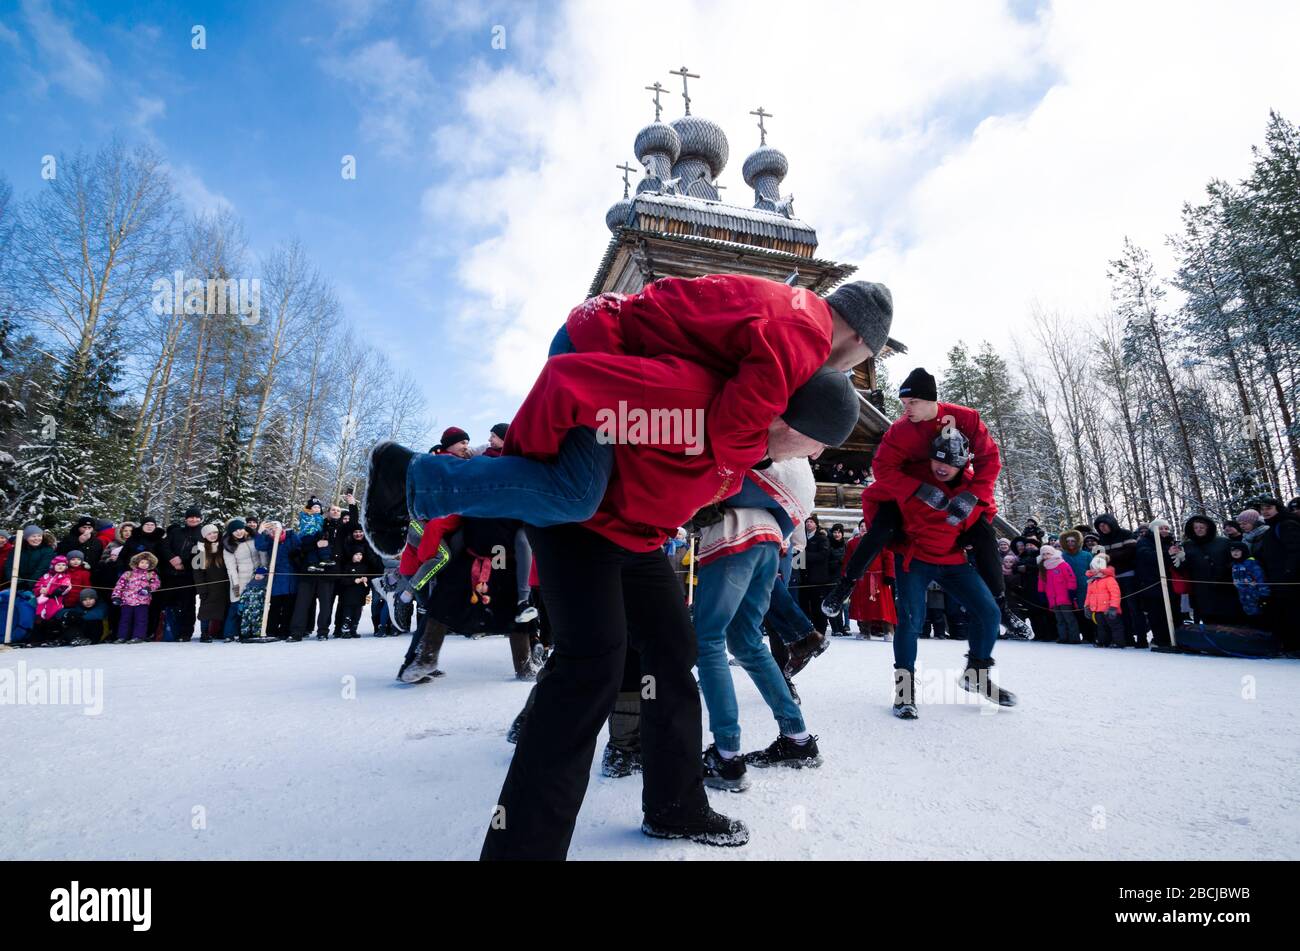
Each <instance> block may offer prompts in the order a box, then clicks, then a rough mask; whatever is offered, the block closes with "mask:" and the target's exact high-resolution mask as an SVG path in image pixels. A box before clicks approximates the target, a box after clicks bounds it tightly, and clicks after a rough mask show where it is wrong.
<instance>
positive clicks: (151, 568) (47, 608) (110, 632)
mask: <svg viewBox="0 0 1300 951" xmlns="http://www.w3.org/2000/svg"><path fill="white" fill-rule="evenodd" d="M20 531H21V535H22V544H21V550H20V553H19V555H18V563H17V566H16V567H17V574H16V579H17V580H16V585H15V584H14V583H13V581H14V578H15V571H14V569H15V564H14V553H15V550H17V549H18V546H17V545H16V539H15V538H14V537H13V536H12V535H10V534H9V533H8V532H0V562H3V569H2V570H3V580H4V585H5V587H4V589H3V591H2V592H0V619H3V618H6V617H8V615H9V608H10V606H9V599H10V589H11V586H12V587H13V588H14V589H15V590H16V592H17V596H16V598H15V602H14V605H13V623H12V630H10V631H8V635H9V636H8V641H9V642H10V643H11V644H13V645H15V646H19V647H31V646H38V645H39V646H47V647H53V646H63V645H71V646H83V645H88V644H98V643H113V644H140V643H144V642H146V641H163V640H166V641H190V640H193V639H194V637H195V635H196V632H197V635H198V639H199V640H200V641H202V642H204V643H209V642H213V641H226V642H230V641H245V642H247V641H251V640H258V639H261V638H263V637H267V638H277V639H287V640H292V641H301V640H303V639H304V638H306V637H310V636H312V635H313V634H314V635H315V636H316V637H317V638H318V639H320V640H325V639H328V638H329V637H331V636H333V637H336V638H354V637H357V636H358V633H357V629H358V625H359V621H360V617H361V613H362V611H363V610H364V607H365V604H366V601H367V598H368V596H369V593H370V591H371V581H372V579H375V578H379V577H381V576H382V575H383V573H384V571H385V565H384V562H383V560H382V559H381V558H380V557H379V556H378V555H377V554H376V553H375V552H374V551H373V550H372V549H371V548H370V546H369V545H368V544H367V543H366V540H365V536H364V533H363V532H362V531H361V526H360V522H359V518H358V512H357V506H356V500H355V499H354V498H353V496H352V495H351V493H349V494H347V495H346V496H345V497H344V499H343V500H341V502H340V503H338V504H332V505H325V504H324V503H322V502H321V500H320V499H319V498H317V497H315V496H312V497H310V498H308V499H307V500H306V502H305V504H304V505H303V508H302V511H301V512H299V513H298V515H297V519H296V522H295V523H294V524H292V525H285V524H284V523H282V522H280V521H277V520H265V521H263V520H260V519H258V518H257V517H255V516H252V515H248V516H244V517H237V518H232V519H229V520H226V521H224V522H213V521H208V522H205V519H204V515H203V512H202V510H201V509H199V508H198V507H197V506H193V507H191V508H189V509H188V510H186V512H185V513H184V515H183V517H182V518H181V519H180V520H179V521H177V522H175V523H173V524H171V525H168V526H166V527H164V526H163V525H162V524H161V523H160V522H159V521H158V520H157V519H156V518H154V517H152V516H144V517H142V518H139V519H123V520H120V521H116V522H114V521H111V520H107V519H96V518H94V517H92V516H90V515H84V516H81V517H80V518H78V519H77V521H76V523H75V524H74V525H72V527H71V528H70V529H68V530H67V531H66V533H64V534H63V535H62V537H59V536H58V535H56V534H55V533H54V532H52V531H49V530H47V529H46V528H44V527H43V526H41V525H38V524H34V523H33V524H29V525H26V526H24V527H23V528H22V529H21V530H20ZM272 553H274V556H275V565H274V571H272V570H271V558H272ZM268 585H269V587H268ZM372 600H373V602H374V603H372V605H371V614H372V621H373V623H374V627H375V631H376V634H377V635H378V636H384V635H386V634H393V633H397V632H396V631H395V629H394V627H393V624H392V621H391V619H390V618H389V617H388V612H387V606H386V605H385V604H384V602H383V600H382V599H380V598H374V599H372ZM264 616H265V630H263V619H264ZM0 623H3V620H0Z"/></svg>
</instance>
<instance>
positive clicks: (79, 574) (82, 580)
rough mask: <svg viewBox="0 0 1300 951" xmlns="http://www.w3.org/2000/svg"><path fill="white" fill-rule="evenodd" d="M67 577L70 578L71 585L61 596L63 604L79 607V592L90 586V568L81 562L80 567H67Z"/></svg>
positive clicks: (69, 606)
mask: <svg viewBox="0 0 1300 951" xmlns="http://www.w3.org/2000/svg"><path fill="white" fill-rule="evenodd" d="M68 577H69V578H71V579H72V587H71V589H69V591H68V593H67V594H65V595H64V596H63V606H64V607H68V608H75V607H79V606H80V603H81V592H82V591H83V590H84V589H86V588H89V587H90V569H89V568H87V567H86V566H85V564H82V566H81V567H80V568H69V569H68Z"/></svg>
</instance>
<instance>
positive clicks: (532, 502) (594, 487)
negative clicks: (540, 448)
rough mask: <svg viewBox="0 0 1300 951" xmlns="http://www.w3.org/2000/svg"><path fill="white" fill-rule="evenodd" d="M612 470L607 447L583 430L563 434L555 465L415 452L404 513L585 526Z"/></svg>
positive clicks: (591, 431)
mask: <svg viewBox="0 0 1300 951" xmlns="http://www.w3.org/2000/svg"><path fill="white" fill-rule="evenodd" d="M613 469H614V447H613V446H612V445H611V444H609V443H601V442H598V441H597V440H596V431H595V430H594V429H590V428H587V427H579V428H577V429H571V430H569V433H568V435H566V436H565V437H564V442H563V444H561V446H560V454H559V455H558V456H557V457H556V459H555V462H538V461H537V460H536V459H526V458H524V457H523V456H495V457H493V456H475V457H474V458H473V459H460V458H457V457H455V456H447V455H438V456H435V455H432V454H430V453H419V454H418V455H416V456H415V458H414V459H412V460H411V467H410V469H409V470H408V471H407V475H406V510H407V511H408V512H410V514H411V518H415V519H419V520H421V521H425V520H428V519H431V518H442V517H443V516H444V515H453V514H455V515H469V516H473V517H476V518H513V519H517V520H518V521H521V522H524V523H525V524H528V525H536V526H538V527H541V528H545V527H546V526H549V525H562V524H566V523H569V522H585V521H587V519H589V518H591V517H592V516H593V515H595V514H596V509H597V508H598V507H599V506H600V501H601V499H603V498H604V497H605V487H606V486H608V485H609V476H610V473H611V472H612V471H613Z"/></svg>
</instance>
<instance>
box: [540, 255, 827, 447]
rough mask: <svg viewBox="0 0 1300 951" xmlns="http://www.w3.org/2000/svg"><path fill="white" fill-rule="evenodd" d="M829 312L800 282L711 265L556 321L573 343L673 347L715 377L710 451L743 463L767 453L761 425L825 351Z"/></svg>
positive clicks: (661, 350)
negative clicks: (707, 271) (717, 270)
mask: <svg viewBox="0 0 1300 951" xmlns="http://www.w3.org/2000/svg"><path fill="white" fill-rule="evenodd" d="M831 319H832V318H831V309H830V305H828V304H827V303H826V302H825V301H824V300H822V298H820V297H818V296H817V295H816V294H814V293H812V292H810V291H808V290H807V289H806V288H795V287H790V286H788V285H786V284H782V283H779V282H777V281H769V280H766V279H765V278H761V277H745V276H742V275H738V274H720V275H709V276H706V277H697V278H694V279H684V278H676V277H666V278H661V279H660V280H657V281H655V282H654V283H652V284H649V285H647V286H646V287H645V288H644V289H643V290H642V291H641V293H639V294H633V295H630V296H629V295H623V294H602V295H600V296H599V297H593V298H591V299H590V300H588V301H586V302H585V303H583V304H581V305H580V306H579V307H577V308H576V309H575V310H574V311H573V312H572V313H571V314H569V319H568V321H567V323H566V327H567V329H568V331H569V339H570V340H571V341H572V343H573V347H574V349H575V350H577V351H578V352H579V353H615V354H629V355H632V356H639V357H679V358H681V359H683V360H690V361H691V362H693V363H697V364H699V365H701V366H703V367H705V368H706V369H708V370H712V371H713V372H714V373H716V374H718V375H719V376H721V377H722V378H724V380H725V381H726V382H725V383H724V385H723V387H722V392H721V393H720V394H719V396H718V399H717V400H716V401H715V402H714V404H713V405H712V406H711V407H709V409H708V413H707V415H706V417H705V430H704V431H705V432H706V433H708V434H709V438H710V439H711V440H713V441H715V442H716V443H717V449H716V450H715V456H716V457H717V459H718V460H719V461H720V462H724V463H725V464H726V465H727V466H728V467H729V468H732V469H736V470H739V471H742V472H743V471H744V470H746V469H749V468H750V467H751V466H753V465H754V463H756V462H758V461H759V460H761V459H762V458H763V456H765V455H766V454H767V430H768V427H769V426H770V425H771V424H772V420H774V419H775V418H776V417H777V416H779V415H780V414H781V413H782V412H784V410H785V407H786V404H787V403H788V402H789V400H790V394H791V393H793V392H794V391H795V390H797V389H798V388H799V387H800V386H802V385H803V384H804V383H807V382H808V380H809V379H810V378H811V377H812V375H813V373H814V372H815V371H816V370H817V369H818V367H820V366H822V364H824V363H825V362H826V359H827V358H828V357H829V356H830V352H831Z"/></svg>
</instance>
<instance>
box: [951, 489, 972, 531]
mask: <svg viewBox="0 0 1300 951" xmlns="http://www.w3.org/2000/svg"><path fill="white" fill-rule="evenodd" d="M979 504H980V500H979V499H977V498H976V497H975V493H973V492H963V493H961V494H960V495H957V496H954V497H953V499H952V501H950V502H949V503H948V524H949V525H960V524H961V523H962V522H964V521H966V519H968V518H970V513H971V512H973V511H975V506H977V505H979Z"/></svg>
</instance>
